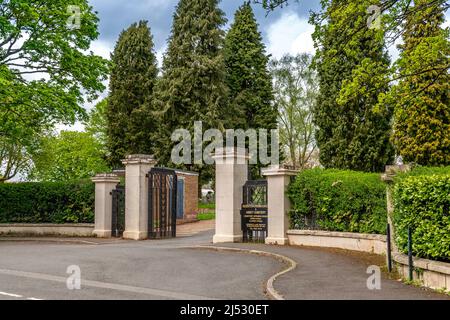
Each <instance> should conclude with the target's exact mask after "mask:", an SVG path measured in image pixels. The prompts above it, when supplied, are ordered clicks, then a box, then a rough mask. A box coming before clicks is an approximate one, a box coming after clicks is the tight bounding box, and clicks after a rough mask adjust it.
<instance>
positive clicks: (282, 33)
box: [267, 11, 315, 59]
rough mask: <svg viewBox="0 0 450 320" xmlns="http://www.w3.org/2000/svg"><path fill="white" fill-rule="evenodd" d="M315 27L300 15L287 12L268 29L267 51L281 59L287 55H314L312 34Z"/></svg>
mask: <svg viewBox="0 0 450 320" xmlns="http://www.w3.org/2000/svg"><path fill="white" fill-rule="evenodd" d="M313 32H314V26H312V25H310V24H309V23H308V21H307V20H306V19H302V18H300V17H299V15H298V14H296V13H294V12H291V11H286V13H283V14H282V15H281V17H280V18H279V19H278V20H277V21H275V22H274V23H273V24H271V25H270V26H269V28H268V29H267V39H268V45H267V50H268V52H269V53H270V54H272V56H273V57H275V58H277V59H279V58H281V57H282V56H283V55H285V54H292V55H295V54H298V53H303V52H306V53H311V54H314V52H315V48H314V42H313V40H312V37H311V35H312V33H313Z"/></svg>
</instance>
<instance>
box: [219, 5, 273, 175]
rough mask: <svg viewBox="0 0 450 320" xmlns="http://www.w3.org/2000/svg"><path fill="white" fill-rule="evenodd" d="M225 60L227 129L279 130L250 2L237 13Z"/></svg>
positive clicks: (256, 170) (255, 171)
mask: <svg viewBox="0 0 450 320" xmlns="http://www.w3.org/2000/svg"><path fill="white" fill-rule="evenodd" d="M223 56H224V61H225V71H226V78H225V80H226V84H227V86H228V88H229V95H228V106H227V108H226V110H227V115H225V119H224V121H225V122H224V125H225V127H226V128H227V129H244V130H246V129H267V130H271V129H276V128H277V118H278V112H277V108H276V106H275V105H274V104H273V103H272V101H273V98H274V96H273V88H272V77H271V74H270V72H269V70H268V63H269V57H268V56H267V55H266V50H265V45H264V43H263V40H262V36H261V34H260V32H259V30H258V23H257V22H256V18H255V15H254V13H253V9H252V7H251V5H250V3H249V2H245V3H244V4H243V5H242V6H241V7H240V8H239V9H238V10H237V11H236V13H235V16H234V21H233V24H232V25H231V28H230V30H229V31H228V32H227V35H226V37H225V44H224V48H223ZM269 138H270V137H269ZM253 157H257V155H253ZM260 167H261V165H260V164H258V165H255V166H252V167H251V170H252V172H253V174H254V175H259V168H260Z"/></svg>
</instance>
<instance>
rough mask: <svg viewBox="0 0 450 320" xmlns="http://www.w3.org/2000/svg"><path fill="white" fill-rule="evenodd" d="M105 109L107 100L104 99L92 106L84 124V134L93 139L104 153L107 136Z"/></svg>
mask: <svg viewBox="0 0 450 320" xmlns="http://www.w3.org/2000/svg"><path fill="white" fill-rule="evenodd" d="M107 107H108V99H107V98H105V99H103V100H102V101H100V102H99V103H97V104H96V105H95V106H94V108H93V109H92V110H91V111H90V112H89V117H88V119H87V121H86V122H85V123H84V125H85V129H86V132H88V133H89V134H91V135H92V136H93V137H95V138H96V139H97V140H98V141H99V142H100V143H101V144H102V145H103V146H104V147H105V153H106V143H107V136H108V121H107V119H106V109H107Z"/></svg>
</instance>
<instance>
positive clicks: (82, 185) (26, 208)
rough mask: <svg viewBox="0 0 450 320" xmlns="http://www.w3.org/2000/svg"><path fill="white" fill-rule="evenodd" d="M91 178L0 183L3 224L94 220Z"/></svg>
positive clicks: (86, 221) (0, 215) (0, 216)
mask: <svg viewBox="0 0 450 320" xmlns="http://www.w3.org/2000/svg"><path fill="white" fill-rule="evenodd" d="M94 197H95V195H94V184H93V183H92V182H90V181H76V182H42V183H41V182H39V183H34V182H33V183H4V184H0V223H93V222H94V208H95V204H94Z"/></svg>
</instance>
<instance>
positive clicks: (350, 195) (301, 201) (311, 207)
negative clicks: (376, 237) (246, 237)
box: [288, 169, 387, 234]
mask: <svg viewBox="0 0 450 320" xmlns="http://www.w3.org/2000/svg"><path fill="white" fill-rule="evenodd" d="M288 193H289V197H290V199H291V201H292V204H293V208H292V211H291V213H290V218H291V227H292V228H294V229H305V228H306V229H321V230H329V231H342V232H358V233H376V234H384V233H385V232H386V223H387V212H386V186H385V184H384V183H383V182H382V181H381V179H380V175H379V174H373V173H363V172H355V171H341V170H322V169H313V170H306V171H303V172H301V173H300V174H299V175H298V176H297V177H296V179H295V181H294V182H292V183H291V184H290V187H289V191H288Z"/></svg>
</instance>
